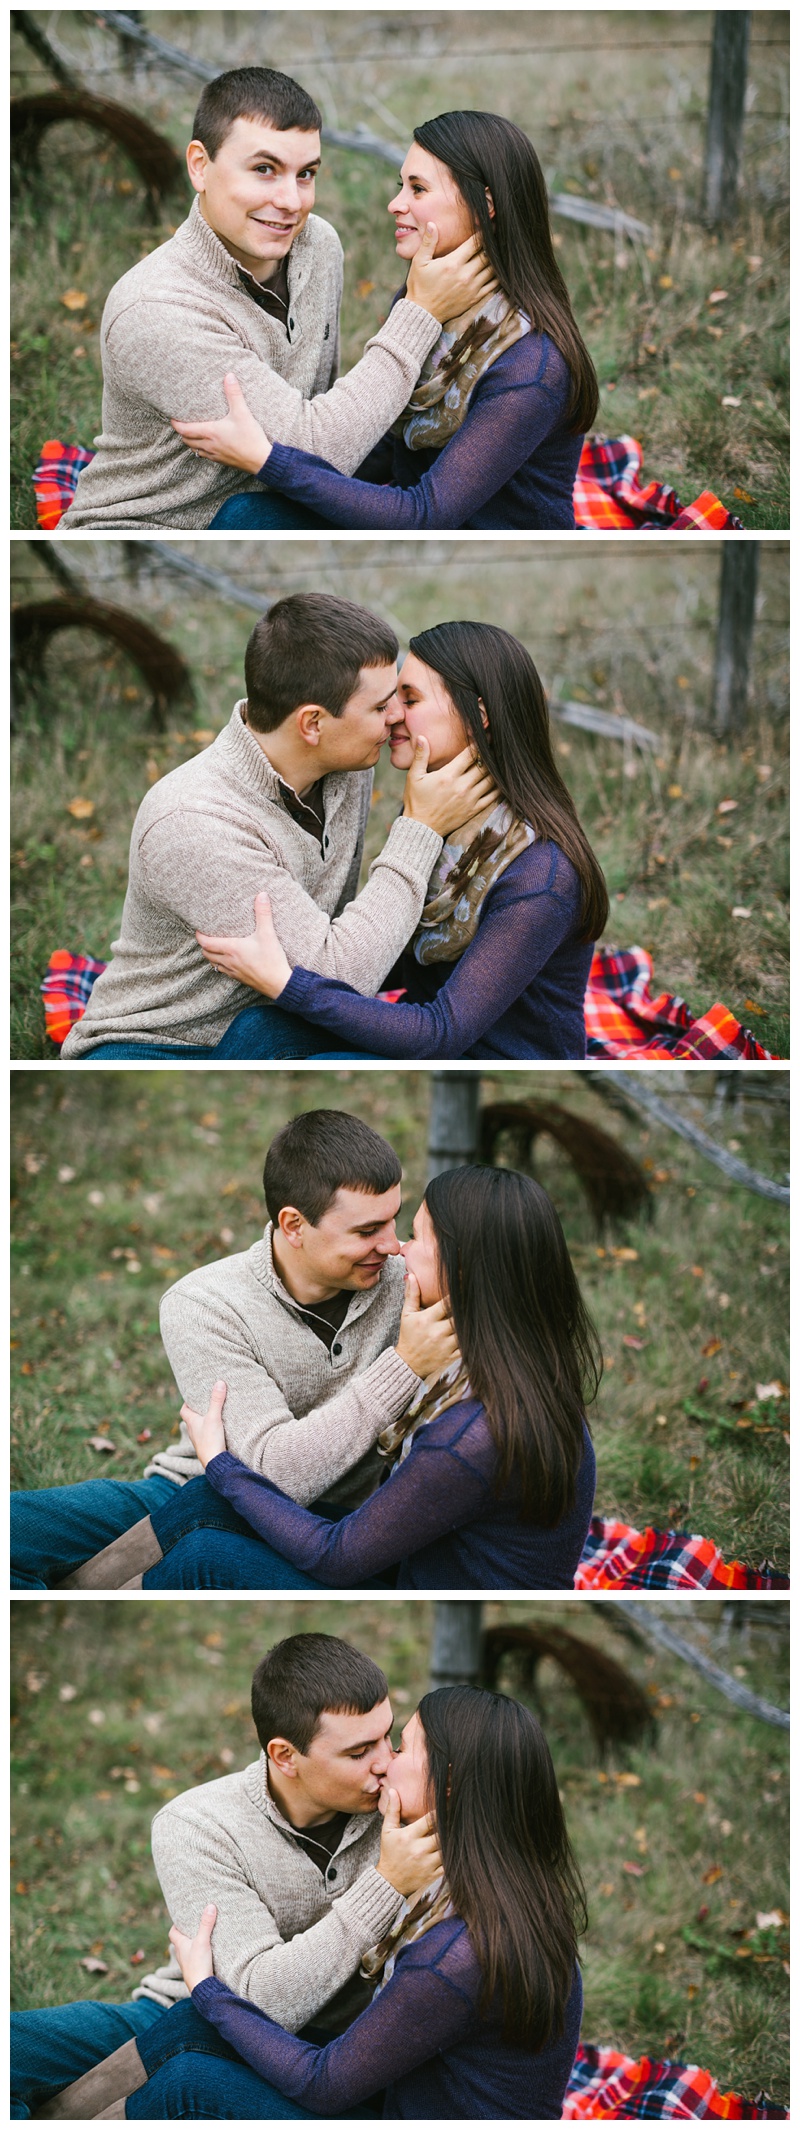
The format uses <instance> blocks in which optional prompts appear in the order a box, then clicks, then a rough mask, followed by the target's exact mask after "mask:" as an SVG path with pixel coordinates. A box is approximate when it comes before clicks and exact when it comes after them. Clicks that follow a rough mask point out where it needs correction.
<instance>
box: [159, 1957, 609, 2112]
mask: <svg viewBox="0 0 800 2130" xmlns="http://www.w3.org/2000/svg"><path fill="white" fill-rule="evenodd" d="M480 1994H481V1972H480V1968H479V1966H478V1961H477V1959H476V1956H475V1953H474V1951H473V1948H472V1945H471V1943H470V1939H469V1937H468V1934H467V1931H466V1928H465V1925H464V1924H463V1923H462V1922H461V1921H460V1919H459V1917H458V1916H453V1917H452V1918H445V1920H444V1922H442V1923H436V1924H435V1925H434V1927H433V1929H432V1930H429V1931H428V1932H427V1933H426V1935H425V1937H423V1938H418V1939H417V1940H416V1942H415V1943H414V1944H412V1945H409V1946H407V1947H406V1949H405V1951H403V1952H401V1953H400V1954H399V1955H398V1958H397V1963H396V1966H395V1971H394V1974H393V1975H392V1977H391V1980H390V1981H389V1982H387V1983H386V1986H385V1988H384V1989H382V1990H379V1991H378V1994H377V1996H375V1997H373V2000H372V2003H371V2004H370V2005H369V2006H368V2007H367V2010H366V2011H365V2012H362V2013H361V2015H360V2017H359V2018H358V2019H354V2021H353V2023H352V2026H349V2027H347V2029H346V2031H345V2032H344V2034H340V2035H338V2036H337V2038H336V2040H335V2041H331V2042H329V2043H328V2045H327V2047H326V2048H322V2049H318V2048H314V2047H313V2046H312V2044H311V2043H310V2042H307V2041H300V2040H299V2038H298V2036H297V2035H296V2034H288V2033H287V2032H286V2030H285V2028H284V2027H282V2026H277V2025H276V2024H275V2021H274V2020H273V2019H268V2018H267V2016H266V2013H264V2012H260V2011H258V2009H257V2007H256V2006H255V2005H254V2004H249V2003H247V2002H246V2001H245V1999H244V1998H242V1997H235V1996H234V1995H233V1992H232V1990H229V1989H228V1988H227V1987H226V1985H225V1983H224V1982H219V1981H217V1979H216V1977H214V1976H212V1977H210V1978H209V1980H208V1981H206V1982H199V1983H198V1984H197V1987H196V1988H195V1989H194V1990H193V1991H192V2001H193V2003H194V2004H195V2005H196V2007H197V2010H198V2011H199V2012H202V2015H203V2018H204V2019H208V2020H210V2022H211V2024H212V2025H213V2026H215V2027H217V2028H218V2030H219V2032H220V2033H221V2034H222V2035H223V2036H224V2038H225V2040H226V2041H228V2042H230V2044H231V2047H232V2048H234V2049H236V2050H237V2052H238V2054H239V2055H240V2056H241V2057H243V2059H244V2061H245V2063H248V2064H250V2065H251V2066H252V2068H253V2070H254V2071H256V2072H258V2074H259V2076H260V2077H261V2078H264V2079H267V2080H268V2081H269V2083H270V2084H271V2085H273V2086H277V2088H278V2091H279V2092H280V2093H283V2094H285V2095H286V2097H287V2098H288V2099H289V2100H294V2101H297V2102H299V2104H300V2105H301V2106H302V2107H305V2108H309V2109H310V2110H311V2111H312V2113H313V2114H315V2115H323V2116H324V2115H329V2116H337V2117H339V2118H342V2117H346V2116H347V2114H348V2111H349V2110H350V2109H351V2108H354V2107H357V2106H358V2104H359V2102H360V2101H364V2100H368V2099H369V2097H370V2095H372V2094H375V2095H376V2096H378V2095H381V2096H382V2098H383V2107H382V2109H381V2113H382V2115H383V2116H384V2117H388V2118H390V2119H395V2120H397V2119H399V2120H400V2121H401V2122H402V2121H414V2122H417V2121H421V2120H425V2119H426V2118H427V2119H428V2120H430V2121H434V2122H439V2121H442V2120H445V2119H452V2118H460V2117H462V2118H463V2117H466V2118H468V2119H470V2120H473V2119H480V2118H490V2119H492V2120H503V2121H505V2120H512V2121H515V2120H522V2121H526V2120H527V2121H534V2122H558V2121H559V2120H560V2118H561V2111H562V2106H563V2101H564V2095H565V2093H566V2090H567V2085H568V2082H569V2076H570V2072H571V2070H572V2066H573V2063H574V2060H575V2052H576V2050H577V2046H578V2037H579V2034H580V2025H581V2012H582V2008H583V1992H582V1986H581V1978H580V1971H579V1969H578V1968H576V1970H575V1980H574V1983H573V1985H572V1991H571V1994H570V1998H569V2002H568V2005H567V2009H566V2016H565V2020H564V2032H563V2035H562V2036H561V2038H560V2040H554V2041H549V2042H547V2044H546V2046H545V2047H544V2048H543V2049H542V2050H540V2052H539V2054H538V2055H536V2056H534V2055H533V2054H532V2053H531V2051H530V2050H529V2049H525V2048H515V2047H512V2046H511V2045H510V2044H509V2043H508V2042H504V2041H503V2039H502V2034H501V2021H500V2019H499V2017H498V2016H497V2014H496V2013H495V2014H494V2015H492V2014H491V2013H490V2015H489V2016H488V2017H486V2016H485V2015H482V2014H481V2013H480V2011H479V2009H478V2004H479V1999H480ZM266 2112H267V2113H269V2110H268V2109H267V2110H266Z"/></svg>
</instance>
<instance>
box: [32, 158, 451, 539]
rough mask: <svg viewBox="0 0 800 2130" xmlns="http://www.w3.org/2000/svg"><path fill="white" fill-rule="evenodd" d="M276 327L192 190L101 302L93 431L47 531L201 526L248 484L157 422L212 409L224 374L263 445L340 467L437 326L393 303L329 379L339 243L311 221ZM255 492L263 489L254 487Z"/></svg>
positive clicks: (409, 375)
mask: <svg viewBox="0 0 800 2130" xmlns="http://www.w3.org/2000/svg"><path fill="white" fill-rule="evenodd" d="M288 283H289V315H288V321H287V324H286V326H285V327H284V326H283V325H282V324H281V323H280V322H279V321H278V320H277V319H275V318H272V317H270V316H269V314H268V313H267V312H265V311H262V310H261V308H260V307H259V305H258V304H257V303H254V302H253V299H252V296H250V295H248V293H247V289H246V287H245V286H244V284H243V283H242V280H241V277H240V274H239V270H238V267H237V265H236V261H235V260H234V259H232V258H231V256H230V253H229V252H227V251H226V249H225V246H224V244H222V243H221V242H220V240H219V238H218V237H217V236H215V234H214V231H213V230H212V229H209V226H208V223H207V222H206V221H205V220H204V218H203V216H202V214H201V212H200V203H199V200H195V202H194V205H193V207H192V210H191V213H190V214H189V216H188V218H187V220H186V221H185V222H183V223H182V224H181V227H180V229H178V230H176V232H175V235H174V237H170V239H169V242H168V243H167V244H162V245H160V246H159V248H158V250H157V251H154V252H151V253H150V255H149V257H148V258H146V259H142V260H140V261H139V263H138V265H136V266H133V267H131V269H130V271H129V272H128V273H127V274H123V276H122V279H121V281H117V283H116V284H115V286H114V288H112V290H111V293H110V295H109V297H108V301H107V303H106V307H105V310H104V312H103V322H102V327H101V332H100V348H101V355H102V362H103V415H102V421H103V427H102V431H101V434H100V435H99V436H98V437H95V446H96V452H97V455H96V457H95V458H94V459H92V461H91V464H90V465H89V466H87V467H86V468H85V469H84V472H83V473H82V474H81V477H80V480H79V482H78V486H77V491H76V495H75V501H74V503H73V504H72V506H71V509H69V510H68V511H67V512H66V514H65V516H64V517H63V518H62V520H61V526H60V528H59V530H60V531H62V532H63V531H65V530H66V531H69V532H72V531H74V530H80V529H84V530H85V529H89V530H92V529H96V528H98V527H99V528H100V529H101V530H102V529H104V528H105V527H106V526H109V527H113V528H115V529H117V530H120V531H126V532H129V531H145V532H146V531H150V530H152V529H154V528H158V527H161V528H165V527H169V526H172V527H174V528H176V529H185V530H193V529H194V528H196V527H200V526H208V525H210V524H211V521H212V518H214V517H215V516H216V513H217V511H218V510H219V508H220V505H221V504H222V503H224V502H225V499H226V497H227V496H230V495H233V494H235V493H237V492H241V491H242V490H244V489H258V483H257V481H255V480H254V479H253V478H252V477H251V476H250V475H248V474H243V473H241V472H239V471H238V469H237V468H236V467H230V466H215V465H214V464H213V463H212V462H211V460H210V459H201V458H195V457H194V456H193V454H192V452H191V451H189V450H188V449H187V446H186V445H185V444H184V443H182V442H181V439H180V437H178V436H177V435H176V433H175V430H174V429H173V428H171V426H170V417H171V416H172V415H174V416H176V418H177V419H178V420H182V421H187V422H191V421H215V420H217V419H218V418H219V416H221V415H224V414H225V412H226V403H225V395H224V393H223V390H222V379H223V377H224V375H225V372H226V370H233V371H235V373H236V376H237V377H238V379H239V383H240V385H241V386H242V390H243V392H244V395H245V398H246V400H247V401H248V404H249V406H250V407H251V409H252V412H253V413H254V414H255V415H256V417H257V419H258V421H260V422H261V424H262V426H263V428H264V429H265V430H266V433H267V435H268V437H269V438H270V439H271V440H275V439H277V441H278V442H279V443H281V444H294V445H295V446H299V447H300V448H301V449H302V450H303V451H313V452H315V453H316V454H317V456H318V457H320V458H324V459H328V460H329V461H330V463H331V465H333V466H335V467H336V469H337V471H338V472H339V473H354V472H355V469H356V467H357V466H358V465H359V464H360V462H361V460H362V459H363V458H365V457H366V455H367V452H368V451H371V449H372V447H373V444H376V443H377V442H378V440H379V438H380V437H381V436H383V434H384V432H385V430H387V429H389V428H390V427H391V424H392V422H393V421H394V420H395V418H396V416H397V415H398V414H401V413H402V410H403V408H404V407H405V405H406V403H407V401H408V400H409V399H410V397H411V393H412V391H413V388H414V385H415V384H416V381H417V378H418V376H419V372H420V370H421V368H422V365H423V363H424V361H425V357H426V355H427V354H428V352H429V350H430V349H431V348H432V347H433V346H434V344H435V342H436V341H437V340H438V338H439V334H440V332H441V327H440V325H439V323H438V320H437V319H435V318H433V317H432V316H431V313H430V311H424V310H422V309H421V308H420V306H419V305H418V304H416V303H409V302H408V301H406V302H404V303H397V304H395V306H394V309H393V310H392V312H391V315H390V317H389V318H387V320H386V322H385V324H384V325H382V326H381V329H380V332H379V333H377V334H376V335H375V338H374V339H373V340H370V341H368V343H367V347H366V349H365V352H364V354H363V355H362V357H361V361H360V362H358V363H356V365H355V368H354V369H352V370H350V371H349V372H348V374H347V376H346V377H343V378H340V379H339V382H338V383H335V382H334V380H335V378H336V372H337V367H338V351H339V306H340V303H341V296H342V247H341V244H340V242H339V239H338V237H337V235H336V231H335V230H334V229H331V227H330V224H329V223H328V222H323V221H321V220H320V218H319V216H318V215H310V216H309V219H308V221H307V223H306V225H305V228H304V229H302V230H301V231H300V234H299V236H297V237H295V240H294V243H293V245H292V248H291V251H290V253H289V260H288ZM260 492H262V493H263V491H260Z"/></svg>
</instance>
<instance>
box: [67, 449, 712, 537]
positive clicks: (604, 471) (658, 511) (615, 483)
mask: <svg viewBox="0 0 800 2130" xmlns="http://www.w3.org/2000/svg"><path fill="white" fill-rule="evenodd" d="M93 457H94V452H93V451H84V450H83V448H82V446H81V445H80V444H61V443H59V441H58V438H57V437H51V438H50V440H49V442H48V443H46V444H43V445H42V455H41V458H40V460H39V464H38V466H37V468H36V471H35V473H34V475H33V486H34V490H35V493H36V522H37V524H38V525H40V526H41V529H42V531H43V532H54V531H55V528H56V526H57V524H58V522H59V519H60V518H62V517H63V515H64V512H65V510H69V506H70V503H71V502H72V498H73V496H74V494H75V489H76V486H77V481H78V475H79V473H82V471H83V468H84V466H88V464H89V460H90V459H91V458H93ZM641 470H642V447H641V444H637V442H636V439H635V437H633V436H619V437H610V436H593V437H589V438H587V441H586V443H585V444H584V446H583V450H582V452H581V456H580V462H579V465H578V473H577V478H576V481H575V523H576V525H578V526H580V527H581V528H583V529H585V530H586V531H587V532H619V531H620V529H621V530H622V531H623V532H624V531H626V530H630V529H633V531H634V532H636V531H638V532H642V531H644V532H648V531H651V530H652V531H656V530H657V531H659V532H690V531H693V530H695V529H696V528H697V527H699V528H700V529H701V531H702V530H705V531H706V532H740V531H741V520H740V519H739V518H733V517H732V516H731V513H730V511H729V510H726V509H725V505H724V503H720V501H719V498H718V497H717V496H715V495H712V493H711V490H710V489H706V490H704V492H703V494H702V495H701V496H698V498H697V501H696V502H695V503H689V504H688V505H687V507H686V509H683V508H682V506H681V504H680V503H679V501H678V497H677V496H676V494H675V490H674V488H668V487H667V486H666V484H665V482H663V481H649V482H648V483H647V486H646V487H645V486H644V485H643V483H642V480H641Z"/></svg>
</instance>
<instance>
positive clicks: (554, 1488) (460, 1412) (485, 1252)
mask: <svg viewBox="0 0 800 2130" xmlns="http://www.w3.org/2000/svg"><path fill="white" fill-rule="evenodd" d="M403 1254H404V1257H405V1261H406V1267H407V1272H408V1279H409V1285H410V1286H411V1288H412V1293H411V1296H410V1297H409V1299H408V1300H407V1302H406V1308H407V1309H408V1308H409V1307H410V1308H412V1309H413V1307H414V1306H415V1304H418V1303H419V1302H421V1304H422V1306H423V1307H424V1308H428V1307H430V1306H432V1305H433V1304H435V1303H436V1302H439V1301H444V1302H445V1304H446V1306H447V1308H448V1310H449V1313H450V1316H451V1318H452V1323H453V1328H454V1332H455V1339H456V1341H457V1352H456V1353H455V1357H454V1359H453V1361H452V1362H451V1363H450V1364H449V1366H448V1367H447V1369H446V1371H445V1373H444V1375H442V1376H440V1377H439V1378H438V1379H437V1380H436V1381H435V1382H433V1383H431V1384H430V1385H426V1386H425V1388H424V1390H423V1391H421V1392H420V1393H419V1394H418V1395H417V1397H416V1399H415V1400H414V1401H413V1402H412V1404H411V1405H410V1406H409V1408H408V1409H407V1411H406V1412H405V1413H404V1414H403V1415H402V1417H401V1418H400V1419H399V1420H396V1421H393V1422H392V1423H391V1424H390V1425H389V1426H388V1427H386V1428H384V1430H383V1433H382V1434H381V1435H379V1437H378V1447H379V1449H380V1450H381V1451H382V1452H383V1454H384V1455H385V1457H386V1459H387V1471H386V1476H385V1479H384V1480H383V1482H382V1483H381V1484H380V1485H379V1486H378V1488H377V1490H376V1492H375V1493H373V1494H372V1495H370V1497H369V1499H368V1500H367V1501H365V1502H363V1503H362V1505H361V1507H360V1508H358V1509H355V1510H353V1511H352V1513H351V1514H349V1515H346V1516H343V1517H342V1518H341V1520H339V1521H333V1520H331V1519H330V1518H328V1517H325V1516H318V1515H315V1514H314V1513H313V1512H312V1511H311V1510H309V1509H305V1508H301V1507H300V1506H299V1505H298V1503H297V1502H295V1501H292V1500H290V1498H289V1497H288V1495H286V1494H284V1493H282V1492H281V1490H280V1488H278V1487H276V1486H273V1484H272V1483H271V1481H270V1480H267V1479H264V1478H262V1477H261V1476H260V1475H259V1474H258V1473H255V1472H252V1471H250V1470H249V1468H248V1467H247V1466H246V1465H244V1464H242V1463H241V1462H240V1460H239V1458H238V1457H233V1456H230V1455H229V1454H228V1452H227V1450H226V1447H225V1431H224V1427H223V1423H222V1417H221V1416H222V1409H223V1405H224V1392H225V1386H224V1384H217V1385H216V1386H215V1390H214V1394H213V1396H212V1400H211V1405H210V1408H209V1411H208V1413H207V1414H205V1415H204V1416H203V1417H201V1416H200V1415H199V1414H197V1413H194V1412H193V1411H192V1409H191V1407H189V1406H186V1405H185V1406H184V1407H183V1408H182V1414H181V1417H182V1419H183V1420H184V1421H185V1422H186V1426H187V1428H188V1431H189V1434H190V1435H191V1439H192V1442H193V1444H194V1446H195V1449H196V1452H197V1456H198V1458H199V1460H200V1462H201V1464H202V1465H203V1466H204V1468H205V1472H206V1477H207V1479H208V1480H209V1481H210V1483H211V1485H212V1487H213V1488H214V1490H215V1492H216V1493H218V1494H219V1495H221V1496H222V1499H223V1503H225V1504H228V1505H229V1509H230V1510H232V1511H233V1512H234V1513H233V1515H230V1514H229V1513H226V1511H225V1509H224V1508H222V1513H221V1516H220V1526H221V1527H220V1528H216V1529H215V1528H209V1518H208V1514H207V1509H206V1506H205V1502H204V1496H205V1491H206V1490H205V1489H204V1488H202V1486H201V1483H200V1482H195V1485H196V1487H198V1488H200V1496H199V1503H198V1506H197V1507H194V1506H193V1504H192V1500H191V1497H190V1495H189V1492H188V1489H184V1490H182V1491H183V1495H184V1497H185V1498H184V1499H181V1498H180V1496H179V1498H178V1499H177V1500H176V1501H175V1502H174V1503H173V1504H170V1505H169V1506H168V1507H167V1509H166V1510H159V1511H158V1512H157V1514H156V1515H155V1516H154V1518H153V1527H154V1530H155V1532H156V1535H157V1538H158V1542H159V1544H160V1546H161V1548H162V1552H163V1559H162V1560H161V1561H160V1562H159V1563H158V1566H157V1567H155V1568H150V1569H148V1570H147V1572H146V1574H145V1576H144V1588H145V1589H147V1590H172V1589H184V1588H188V1589H197V1588H216V1589H220V1588H223V1589H248V1590H261V1589H270V1588H275V1587H281V1586H282V1585H283V1584H284V1581H285V1577H284V1572H283V1571H284V1568H285V1563H286V1562H287V1561H288V1562H289V1563H290V1564H291V1566H292V1567H293V1568H294V1569H295V1570H297V1571H299V1574H298V1575H297V1576H296V1577H295V1578H294V1579H293V1585H292V1586H293V1587H303V1588H320V1587H325V1586H328V1585H331V1584H333V1585H334V1586H336V1585H338V1586H344V1587H346V1588H348V1589H349V1588H353V1587H357V1586H358V1585H363V1584H364V1583H367V1582H370V1581H372V1582H374V1581H375V1580H378V1581H379V1582H387V1581H391V1582H392V1583H394V1582H396V1586H397V1587H398V1588H399V1589H416V1590H430V1589H440V1590H448V1589H455V1590H470V1589H478V1590H484V1589H500V1590H508V1589H523V1590H569V1589H571V1588H572V1585H573V1581H574V1577H575V1571H576V1569H577V1566H578V1562H579V1560H580V1557H581V1553H582V1551H583V1547H584V1544H585V1541H586V1536H587V1532H588V1529H589V1524H590V1520H591V1514H592V1505H593V1501H594V1484H595V1459H594V1451H593V1449H592V1443H591V1437H590V1435H589V1430H588V1428H587V1425H586V1420H585V1417H584V1394H585V1388H586V1386H587V1384H588V1386H589V1388H590V1390H591V1394H592V1396H594V1395H595V1394H596V1391H597V1387H598V1383H599V1379H600V1357H599V1353H598V1350H597V1339H596V1334H595V1331H594V1327H593V1325H592V1323H591V1320H590V1318H589V1316H588V1314H587V1311H586V1309H585V1307H584V1304H583V1301H582V1299H581V1294H580V1289H579V1287H578V1283H577V1280H576V1278H575V1274H574V1272H573V1269H572V1264H571V1262H570V1257H569V1253H568V1250H567V1246H566V1242H565V1240H564V1233H563V1229H562V1227H561V1222H560V1220H559V1218H558V1214H557V1213H556V1211H555V1207H554V1206H553V1204H552V1202H551V1200H550V1199H549V1198H548V1196H547V1192H546V1191H543V1190H542V1188H541V1186H540V1185H539V1184H537V1183H534V1182H533V1180H532V1178H530V1177H528V1176H521V1175H518V1174H517V1173H516V1171H515V1170H512V1169H494V1168H470V1167H464V1168H458V1169H449V1170H446V1171H445V1172H444V1173H443V1174H441V1175H439V1176H435V1177H434V1178H433V1180H432V1181H431V1183H430V1184H429V1185H428V1189H427V1193H426V1196H425V1200H424V1202H423V1204H422V1205H421V1206H420V1209H419V1212H418V1213H417V1215H416V1217H415V1220H414V1229H413V1235H412V1239H411V1241H410V1242H408V1243H405V1244H404V1245H403ZM401 1333H402V1327H401ZM256 1534H257V1535H256Z"/></svg>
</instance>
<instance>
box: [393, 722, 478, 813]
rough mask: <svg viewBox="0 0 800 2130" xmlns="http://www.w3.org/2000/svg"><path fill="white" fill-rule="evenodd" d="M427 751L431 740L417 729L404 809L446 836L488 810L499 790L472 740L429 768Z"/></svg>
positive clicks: (404, 795) (407, 779) (428, 752)
mask: <svg viewBox="0 0 800 2130" xmlns="http://www.w3.org/2000/svg"><path fill="white" fill-rule="evenodd" d="M430 753H431V750H430V742H429V741H428V740H427V739H426V738H425V735H424V733H421V732H420V733H418V735H417V737H416V739H415V741H414V760H413V762H412V764H411V768H410V769H409V771H408V774H407V777H406V781H405V789H404V792H403V813H404V814H405V815H406V817H407V819H409V820H411V821H423V822H424V824H425V827H426V828H433V829H435V830H436V832H437V835H440V836H449V835H451V834H452V831H453V829H454V828H460V827H461V824H462V822H464V821H470V820H472V818H473V816H474V815H475V814H479V813H483V812H484V811H485V810H487V811H488V808H489V807H490V806H494V805H495V803H496V801H497V800H498V798H499V796H500V794H499V792H498V790H497V788H496V786H495V785H494V784H493V783H492V779H491V776H490V774H489V771H488V769H484V766H483V763H482V762H479V761H478V758H477V755H476V753H475V749H474V747H473V746H472V744H471V743H470V745H469V746H468V747H462V748H461V751H460V753H459V754H456V755H454V756H453V760H452V762H444V763H443V764H442V767H441V769H429V768H428V763H429V761H430Z"/></svg>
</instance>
